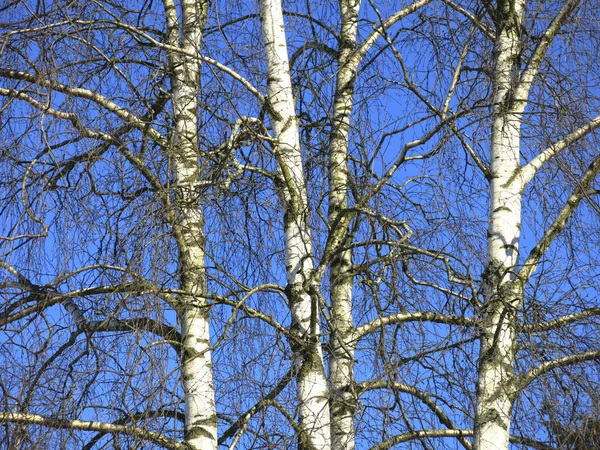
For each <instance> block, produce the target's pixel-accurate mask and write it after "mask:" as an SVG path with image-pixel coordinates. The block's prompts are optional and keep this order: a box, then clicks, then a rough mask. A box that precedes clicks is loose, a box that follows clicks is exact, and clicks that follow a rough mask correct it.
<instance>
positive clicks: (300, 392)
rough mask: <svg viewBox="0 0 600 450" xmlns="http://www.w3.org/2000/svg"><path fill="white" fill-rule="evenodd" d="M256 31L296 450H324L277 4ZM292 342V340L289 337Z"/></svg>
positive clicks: (324, 417)
mask: <svg viewBox="0 0 600 450" xmlns="http://www.w3.org/2000/svg"><path fill="white" fill-rule="evenodd" d="M260 8H261V19H262V33H263V40H264V46H265V53H266V62H267V80H268V84H267V90H268V103H269V104H268V108H269V116H270V119H271V122H272V125H273V129H274V134H275V136H274V137H275V139H276V141H277V144H276V146H275V149H274V152H275V156H276V158H277V162H278V171H279V176H280V178H281V180H282V184H283V186H282V187H281V191H280V192H281V194H280V196H281V199H282V201H283V203H284V209H285V211H284V232H285V250H286V271H287V283H288V286H287V288H288V297H289V301H290V307H291V311H292V332H293V333H294V335H295V338H296V339H297V341H296V342H293V344H292V347H293V349H294V365H295V366H296V373H297V375H296V384H297V400H298V415H299V422H300V436H299V437H298V439H299V445H298V446H299V448H300V449H308V448H315V449H318V450H321V449H329V448H330V430H329V402H328V389H327V380H326V377H325V368H324V364H323V354H322V351H321V342H320V327H319V304H318V297H317V295H315V292H316V289H318V286H311V283H312V281H311V274H312V272H313V261H312V237H311V232H310V228H309V221H308V210H307V205H308V201H307V195H306V182H305V178H304V171H303V168H302V157H301V153H300V134H299V131H298V120H297V117H296V113H295V105H294V98H293V95H292V83H291V78H290V71H289V58H288V53H287V43H286V36H285V28H284V22H283V13H282V9H281V3H280V1H279V0H261V3H260ZM292 339H294V337H292Z"/></svg>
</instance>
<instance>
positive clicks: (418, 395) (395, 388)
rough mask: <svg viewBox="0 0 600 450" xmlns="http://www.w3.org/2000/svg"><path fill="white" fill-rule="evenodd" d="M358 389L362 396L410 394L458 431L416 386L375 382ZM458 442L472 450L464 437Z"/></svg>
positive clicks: (444, 422)
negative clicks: (381, 391)
mask: <svg viewBox="0 0 600 450" xmlns="http://www.w3.org/2000/svg"><path fill="white" fill-rule="evenodd" d="M358 388H359V393H361V394H362V393H363V392H366V391H370V390H373V389H391V390H393V391H398V392H405V393H407V394H410V395H412V396H413V397H416V398H418V399H419V400H421V401H422V402H423V403H424V404H425V405H426V406H427V407H428V408H429V409H431V411H432V412H433V413H434V414H435V415H436V416H437V418H438V420H439V421H440V423H441V424H442V425H445V426H446V427H447V428H448V429H450V430H457V428H456V426H455V425H454V423H453V422H452V421H451V420H450V418H449V417H448V416H447V415H446V413H445V412H444V410H443V409H442V408H440V407H439V406H438V405H437V404H436V403H435V402H434V401H433V400H432V398H431V396H430V395H429V394H427V393H426V392H424V391H422V390H420V389H417V388H416V387H414V386H409V385H408V384H405V383H400V382H397V381H387V380H381V381H375V382H364V383H360V384H359V385H358ZM458 440H459V442H460V443H461V444H462V446H463V447H464V448H465V449H467V450H471V448H472V446H471V443H470V442H469V441H467V440H466V439H465V438H464V437H463V436H458Z"/></svg>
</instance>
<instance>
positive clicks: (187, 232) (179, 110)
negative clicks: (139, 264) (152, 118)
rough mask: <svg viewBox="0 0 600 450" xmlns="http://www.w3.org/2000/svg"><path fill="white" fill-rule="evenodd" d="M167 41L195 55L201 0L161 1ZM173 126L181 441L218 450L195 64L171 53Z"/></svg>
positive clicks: (201, 22)
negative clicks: (179, 293) (180, 292)
mask: <svg viewBox="0 0 600 450" xmlns="http://www.w3.org/2000/svg"><path fill="white" fill-rule="evenodd" d="M164 3H165V12H166V14H167V20H168V25H169V26H168V42H169V44H170V45H173V46H177V47H180V48H182V50H184V51H185V52H186V54H188V55H189V54H198V53H199V52H200V47H201V44H202V28H203V27H204V24H205V21H206V13H207V7H208V4H207V2H206V1H195V0H184V1H182V2H181V5H180V7H181V24H179V21H178V18H177V10H176V8H175V5H174V3H173V2H172V1H170V0H165V2H164ZM169 59H170V64H171V85H172V90H173V119H174V130H173V139H172V148H171V150H170V151H171V154H170V155H169V156H170V158H171V164H172V171H173V176H174V185H173V189H174V191H175V199H176V205H175V206H176V211H177V221H178V223H176V224H173V228H174V234H175V236H176V239H177V244H178V247H179V275H180V287H181V289H182V290H183V291H186V292H189V293H190V295H189V296H182V297H181V298H180V299H179V300H180V304H179V305H178V314H179V320H180V322H181V335H182V343H183V345H182V352H181V355H182V356H181V358H182V369H181V372H182V374H181V375H182V382H183V390H184V395H185V442H186V444H188V445H189V446H190V448H193V449H198V450H205V449H216V448H217V414H216V407H215V397H214V389H213V381H212V362H211V354H210V335H209V316H208V308H207V305H206V301H205V298H206V276H205V267H204V217H203V214H202V209H201V198H200V195H201V193H200V183H201V180H200V170H199V167H198V157H199V149H198V106H197V96H198V89H199V86H200V64H199V62H198V60H194V59H193V58H191V57H188V56H181V55H178V54H174V53H171V54H170V55H169Z"/></svg>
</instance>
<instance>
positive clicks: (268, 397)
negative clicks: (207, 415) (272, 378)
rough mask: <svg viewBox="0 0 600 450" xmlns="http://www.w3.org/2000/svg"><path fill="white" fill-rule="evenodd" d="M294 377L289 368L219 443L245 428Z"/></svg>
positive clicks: (228, 430) (230, 428)
mask: <svg viewBox="0 0 600 450" xmlns="http://www.w3.org/2000/svg"><path fill="white" fill-rule="evenodd" d="M292 378H293V367H292V368H290V370H288V372H287V373H286V374H285V375H284V376H283V377H282V378H281V380H280V381H279V383H277V384H276V385H275V387H273V389H271V391H269V393H268V394H267V395H265V396H264V397H263V398H261V399H260V400H259V401H258V402H256V403H255V404H254V405H253V406H251V407H250V408H248V410H247V411H246V412H245V413H244V414H242V415H241V416H240V417H239V419H238V420H236V421H235V422H234V423H233V424H232V425H230V426H229V428H228V429H227V430H225V432H224V433H223V434H222V435H221V437H220V438H219V445H222V444H224V443H225V442H226V441H227V439H229V438H231V437H233V436H235V434H236V433H237V432H238V430H240V429H242V428H244V427H245V426H246V425H247V424H248V422H249V421H250V419H251V418H252V416H254V415H255V414H256V413H257V412H259V411H260V410H262V409H263V408H265V407H266V406H269V405H270V404H271V402H272V401H273V400H274V399H275V398H277V396H278V395H279V394H280V393H281V391H283V390H284V389H285V387H286V386H287V385H288V384H289V382H290V381H291V380H292Z"/></svg>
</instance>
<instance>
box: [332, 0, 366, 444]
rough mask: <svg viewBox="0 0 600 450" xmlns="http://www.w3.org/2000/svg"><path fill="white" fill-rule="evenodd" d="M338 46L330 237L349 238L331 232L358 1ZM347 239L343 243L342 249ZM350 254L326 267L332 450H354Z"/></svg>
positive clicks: (350, 5)
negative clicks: (328, 274) (333, 234)
mask: <svg viewBox="0 0 600 450" xmlns="http://www.w3.org/2000/svg"><path fill="white" fill-rule="evenodd" d="M340 8H341V17H342V30H341V34H340V37H341V44H340V51H339V61H338V64H339V67H338V73H337V80H336V90H335V98H334V106H333V130H332V133H331V140H330V147H329V224H330V226H331V227H333V228H332V230H331V232H332V233H344V234H347V233H348V229H347V227H344V228H345V229H336V228H335V227H336V226H338V227H339V224H337V223H336V220H337V219H338V215H339V213H340V212H341V211H343V210H344V209H346V208H347V207H348V139H349V132H350V118H351V114H352V106H353V99H354V84H355V80H356V64H353V63H352V62H351V56H352V54H353V52H354V51H355V49H356V34H357V30H358V13H359V10H360V0H341V1H340ZM347 241H348V237H347V238H346V239H344V240H343V243H344V244H345V243H347ZM351 266H352V252H351V251H350V250H346V251H343V252H339V253H338V254H337V255H335V257H334V258H333V259H332V261H331V265H330V299H331V324H332V331H331V351H332V354H331V360H330V366H329V381H330V384H331V434H332V436H331V439H332V442H331V444H332V448H333V449H334V450H352V449H354V446H355V444H354V441H355V437H354V414H355V412H356V401H357V399H356V395H355V393H354V388H353V387H354V343H353V342H352V335H353V330H354V327H353V321H352V285H353V277H352V274H351Z"/></svg>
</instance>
